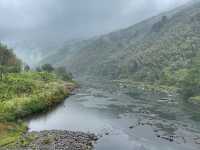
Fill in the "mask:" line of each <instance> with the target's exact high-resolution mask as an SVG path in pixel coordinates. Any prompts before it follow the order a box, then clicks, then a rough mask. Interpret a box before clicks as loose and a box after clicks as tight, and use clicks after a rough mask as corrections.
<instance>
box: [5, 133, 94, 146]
mask: <svg viewBox="0 0 200 150" xmlns="http://www.w3.org/2000/svg"><path fill="white" fill-rule="evenodd" d="M97 139H98V138H97V136H95V135H94V134H89V133H83V132H72V131H59V130H51V131H41V132H29V133H26V134H24V135H23V136H22V137H21V138H20V139H19V141H17V142H16V144H15V145H13V146H12V147H9V148H5V149H2V150H91V149H92V148H93V144H94V142H95V141H97Z"/></svg>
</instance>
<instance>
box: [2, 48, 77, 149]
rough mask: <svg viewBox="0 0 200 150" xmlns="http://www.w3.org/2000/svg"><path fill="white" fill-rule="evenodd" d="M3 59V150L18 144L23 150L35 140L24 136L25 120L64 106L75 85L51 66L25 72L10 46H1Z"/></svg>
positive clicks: (28, 69)
mask: <svg viewBox="0 0 200 150" xmlns="http://www.w3.org/2000/svg"><path fill="white" fill-rule="evenodd" d="M0 57H1V58H0V65H1V67H0V69H1V80H0V147H3V146H7V145H9V146H10V145H12V144H14V143H16V142H17V141H18V143H20V144H21V145H22V146H23V145H24V144H26V143H27V142H28V141H29V140H31V139H23V138H22V136H21V135H22V134H23V133H25V132H26V131H27V127H26V125H25V124H24V123H23V121H22V120H23V119H24V118H25V117H28V116H31V115H33V114H35V113H40V112H44V111H47V110H49V109H51V108H52V107H53V106H55V105H56V104H58V103H60V102H62V101H63V100H64V99H65V97H67V96H69V94H70V92H71V90H72V89H73V88H74V87H75V83H74V82H72V80H71V79H70V80H68V79H69V78H66V76H67V75H66V72H65V71H64V70H63V72H62V74H60V75H56V74H55V72H53V71H54V70H56V69H54V68H53V67H52V66H49V65H45V66H44V67H42V70H41V72H33V71H31V70H30V67H29V66H28V65H26V66H25V67H24V72H22V71H21V62H20V60H18V59H17V58H16V56H15V55H14V54H13V53H12V51H11V50H9V49H8V48H7V47H6V46H2V45H0ZM2 70H3V71H2ZM62 78H63V79H65V81H64V80H62Z"/></svg>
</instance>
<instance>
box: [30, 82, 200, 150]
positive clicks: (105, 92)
mask: <svg viewBox="0 0 200 150" xmlns="http://www.w3.org/2000/svg"><path fill="white" fill-rule="evenodd" d="M88 83H90V84H88ZM80 85H81V86H80V89H77V90H76V92H75V94H74V95H72V96H70V97H69V98H67V99H66V100H65V101H64V102H63V103H62V104H60V105H59V106H58V107H56V108H55V109H53V110H52V111H50V112H48V113H46V114H42V115H39V116H35V117H33V118H32V119H31V120H29V121H28V125H29V129H30V131H41V130H51V129H59V130H72V131H83V132H91V133H95V134H97V135H98V136H99V137H100V138H99V140H98V141H97V142H96V143H95V147H94V149H96V150H199V149H200V145H199V144H200V123H199V122H198V121H194V120H192V119H191V114H190V113H188V111H186V109H185V106H184V105H183V104H182V100H181V99H179V98H176V97H169V96H168V95H165V94H158V93H149V92H144V91H142V90H141V91H140V90H138V89H134V88H128V87H119V84H114V83H112V82H104V81H102V82H93V81H87V82H82V83H81V84H80ZM198 143H199V144H198Z"/></svg>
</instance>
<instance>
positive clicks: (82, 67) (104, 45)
mask: <svg viewBox="0 0 200 150" xmlns="http://www.w3.org/2000/svg"><path fill="white" fill-rule="evenodd" d="M199 24H200V3H199V2H196V3H195V4H192V3H189V4H186V5H184V6H182V7H180V8H177V9H175V10H172V11H170V12H166V13H163V14H160V15H159V16H156V17H152V18H150V19H147V20H145V21H143V22H141V23H138V24H136V25H134V26H131V27H129V28H127V29H122V30H119V31H116V32H112V33H110V34H107V35H102V36H100V37H95V38H92V39H88V40H79V41H74V42H72V43H67V44H66V46H64V47H63V48H62V49H60V50H57V52H56V53H54V54H53V55H50V56H48V57H46V58H45V59H44V60H43V63H52V64H54V65H58V66H59V65H62V66H63V65H64V66H66V68H68V70H70V71H72V72H73V73H74V74H77V75H78V76H79V75H81V76H83V75H85V76H93V77H104V78H105V77H107V78H109V79H121V78H130V79H132V80H137V81H151V82H154V81H158V80H160V79H161V78H162V77H163V73H164V72H165V71H166V70H167V69H169V68H170V69H171V70H173V71H178V70H180V69H184V68H188V67H190V65H191V62H192V59H193V58H194V57H195V56H196V55H197V54H198V53H199V51H200V50H199V47H200V42H199V41H200V36H199V35H200V30H199Z"/></svg>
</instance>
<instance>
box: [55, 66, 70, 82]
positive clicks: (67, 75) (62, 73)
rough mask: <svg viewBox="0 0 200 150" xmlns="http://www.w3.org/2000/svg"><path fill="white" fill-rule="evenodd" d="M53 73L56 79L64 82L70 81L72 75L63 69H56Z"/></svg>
mask: <svg viewBox="0 0 200 150" xmlns="http://www.w3.org/2000/svg"><path fill="white" fill-rule="evenodd" d="M55 73H56V75H57V76H58V77H60V78H61V79H62V80H64V81H69V80H72V78H73V76H72V73H68V72H67V71H66V69H65V67H58V68H56V69H55Z"/></svg>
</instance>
